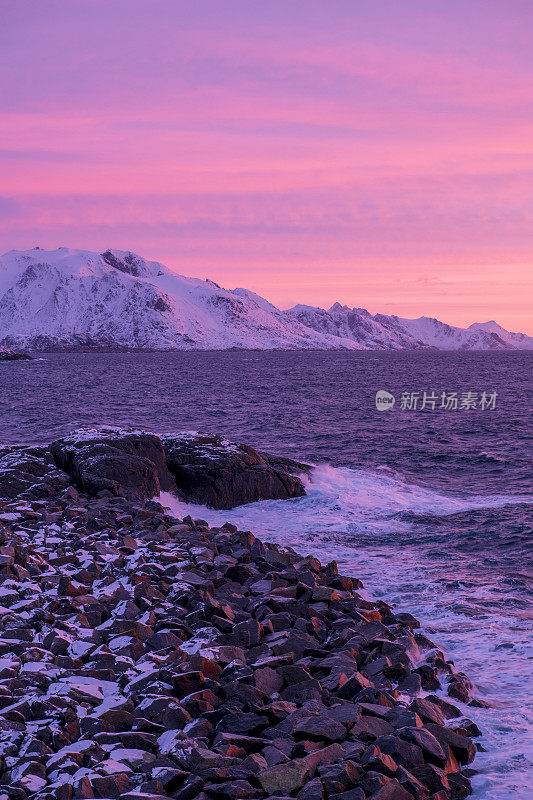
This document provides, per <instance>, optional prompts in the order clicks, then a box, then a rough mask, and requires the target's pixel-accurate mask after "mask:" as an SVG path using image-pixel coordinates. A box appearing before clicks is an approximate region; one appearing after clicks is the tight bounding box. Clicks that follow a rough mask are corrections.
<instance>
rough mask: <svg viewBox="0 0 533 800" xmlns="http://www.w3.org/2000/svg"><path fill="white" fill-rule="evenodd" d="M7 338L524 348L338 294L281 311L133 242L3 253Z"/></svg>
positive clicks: (116, 344)
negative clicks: (378, 310) (171, 264)
mask: <svg viewBox="0 0 533 800" xmlns="http://www.w3.org/2000/svg"><path fill="white" fill-rule="evenodd" d="M0 346H5V347H15V348H16V349H29V350H53V349H80V348H83V349H86V348H106V347H107V348H111V349H116V348H127V349H130V348H131V349H154V350H173V349H178V350H192V349H201V350H206V349H229V348H245V349H261V350H267V349H278V348H279V349H320V350H327V349H349V350H370V349H418V348H426V347H432V348H435V347H436V348H439V349H447V350H455V349H483V350H486V349H526V348H531V347H533V338H532V337H527V336H525V335H524V334H520V333H509V332H508V331H506V330H504V329H503V328H501V327H500V326H499V325H497V324H496V323H495V322H487V323H475V324H474V325H471V326H470V327H469V328H466V329H463V328H454V327H452V326H450V325H445V324H444V323H442V322H439V321H438V320H435V319H430V318H427V317H421V318H420V319H418V320H408V319H401V318H399V317H392V316H385V315H382V314H376V315H375V316H372V315H371V314H369V313H368V311H365V310H364V309H361V308H348V306H341V305H340V304H339V303H335V305H333V306H332V307H331V308H330V309H329V310H328V311H326V310H325V309H321V308H314V307H310V306H295V307H294V308H292V309H290V310H289V311H280V310H279V309H278V308H276V307H275V306H273V305H272V304H271V303H269V302H268V300H265V299H264V298H262V297H259V295H257V294H255V293H254V292H252V291H249V290H248V289H234V290H232V291H231V290H227V289H222V288H221V287H220V286H218V285H217V284H216V283H214V282H213V281H210V280H200V279H198V278H186V277H183V276H182V275H177V274H176V273H175V272H173V271H172V270H170V269H169V268H168V267H165V266H164V265H163V264H159V263H158V262H156V261H147V260H145V259H144V258H141V257H140V256H138V255H136V254H135V253H131V252H129V251H118V250H106V251H105V253H101V254H99V253H93V252H90V251H86V250H70V249H68V248H65V247H60V248H59V249H58V250H54V251H44V250H40V249H39V248H35V249H34V250H25V251H11V252H9V253H6V254H5V255H3V256H1V257H0Z"/></svg>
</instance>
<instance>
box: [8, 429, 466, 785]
mask: <svg viewBox="0 0 533 800" xmlns="http://www.w3.org/2000/svg"><path fill="white" fill-rule="evenodd" d="M130 436H131V439H129V440H128V437H127V435H126V434H124V433H122V434H121V437H122V441H123V442H124V441H126V442H128V441H129V443H130V444H131V442H132V441H138V442H140V441H141V438H142V437H141V436H140V434H139V433H138V432H137V433H130ZM147 436H152V435H149V434H147ZM135 437H137V439H135ZM118 438H120V437H119V434H118V433H117V432H116V431H115V432H114V433H113V434H111V433H109V430H108V431H107V433H105V432H104V433H102V438H101V443H100V444H101V450H100V451H98V447H97V444H96V441H97V436H96V434H95V432H94V431H91V432H90V434H87V435H86V436H85V440H84V437H83V436H82V435H81V434H79V433H78V434H76V435H74V436H73V437H70V438H68V437H67V439H68V442H69V443H70V446H71V450H72V452H73V454H71V455H72V458H71V459H70V460H69V459H67V458H66V457H65V460H64V461H63V462H62V463H61V466H60V465H59V464H58V463H57V461H56V460H55V457H54V454H55V455H56V456H57V453H59V451H60V449H61V448H62V450H61V452H63V454H64V453H65V448H66V444H65V441H66V440H62V441H63V444H62V445H61V446H57V445H53V446H52V448H50V449H49V448H40V449H39V448H33V452H32V453H30V452H28V451H29V450H30V449H29V448H26V449H25V450H24V449H23V448H18V449H15V448H7V450H8V451H9V452H4V451H5V450H6V448H4V451H2V452H0V468H1V467H2V462H4V472H3V473H0V474H3V476H4V477H3V480H0V497H1V498H2V499H0V576H1V582H0V612H1V613H0V628H1V630H0V748H1V760H0V800H7V799H8V798H9V800H26V798H33V799H34V800H71V798H93V797H96V798H118V797H120V798H123V800H160V798H168V797H173V798H176V799H177V800H210V799H211V798H219V797H221V798H227V800H234V799H235V800H237V798H248V799H249V800H254V798H257V799H258V800H259V798H274V797H276V798H289V797H291V798H297V800H323V799H324V800H325V798H329V799H333V800H365V798H367V799H368V800H371V799H373V800H429V799H430V798H431V799H432V800H447V799H448V798H452V799H453V800H455V799H459V798H464V797H467V796H468V795H469V793H470V782H469V779H468V766H467V765H469V764H470V763H471V762H472V761H473V759H474V756H475V753H476V746H475V745H474V743H473V741H472V738H476V737H477V736H479V735H480V731H479V730H478V729H477V727H476V726H475V724H474V723H472V722H471V721H470V720H468V719H467V718H465V717H464V716H463V714H462V712H461V710H460V709H459V708H458V707H457V706H456V704H455V703H456V700H460V701H461V703H469V702H470V703H472V702H476V701H472V700H471V698H470V692H469V689H470V683H469V681H468V679H467V678H466V676H464V675H462V674H461V673H459V672H457V670H456V668H455V667H454V665H453V664H452V663H451V662H450V661H448V660H447V659H446V658H445V656H444V654H443V653H442V652H440V651H439V650H438V648H437V647H436V646H435V645H434V643H433V642H431V641H430V640H429V639H428V638H427V637H426V636H425V635H423V634H421V633H420V631H419V630H418V628H419V624H418V622H417V620H416V619H414V618H413V617H412V616H411V615H409V614H406V613H401V614H395V613H394V611H393V610H392V609H391V608H390V607H389V606H388V605H386V604H385V603H383V602H381V601H378V602H371V601H369V600H367V599H365V593H364V591H362V585H361V583H360V581H358V580H357V578H356V577H353V576H342V575H339V574H338V569H337V566H336V564H335V562H331V563H329V564H321V563H320V562H319V561H318V560H317V559H316V558H315V557H313V556H312V555H305V556H304V555H300V554H298V553H296V552H295V551H294V550H292V549H291V548H282V547H279V546H274V545H271V544H268V543H264V542H261V541H260V540H259V539H257V538H256V537H254V535H253V533H250V532H249V531H239V530H237V528H236V527H235V526H234V525H231V524H230V523H226V524H225V525H224V526H223V527H221V528H209V527H208V525H207V523H205V522H204V521H202V520H200V519H194V520H193V519H192V518H191V517H188V516H187V517H185V518H184V519H176V518H174V517H172V516H171V515H169V514H168V512H167V511H166V510H165V509H164V508H163V506H162V505H160V503H159V502H158V501H157V500H156V499H149V498H148V497H147V496H146V494H147V493H148V491H152V489H153V486H152V485H151V484H147V483H145V482H143V481H145V478H146V474H148V473H145V472H143V471H137V472H135V471H134V472H133V473H132V474H135V475H136V476H138V480H139V481H140V486H141V489H140V490H139V491H137V492H134V491H133V484H132V481H130V482H129V483H126V484H124V485H125V486H126V489H125V490H124V488H123V486H122V485H118V484H113V485H111V488H108V487H105V488H101V487H100V488H98V487H97V485H96V484H91V486H90V487H89V488H90V491H87V490H84V489H83V488H82V486H85V484H84V478H83V470H84V469H87V466H88V465H89V466H91V468H92V471H91V472H90V474H91V475H92V476H94V475H95V474H96V475H97V476H98V474H99V473H98V469H99V467H98V466H97V465H98V463H99V459H100V460H101V464H106V465H107V466H109V464H110V463H111V462H110V461H109V458H110V453H109V450H110V447H111V445H110V439H112V440H113V441H115V442H116V441H117V440H118ZM155 440H157V441H155ZM150 441H151V443H152V447H153V454H159V456H160V455H161V453H163V456H164V457H165V459H166V454H167V451H168V443H167V441H166V440H164V441H163V442H162V443H161V441H160V440H159V439H158V437H155V436H154V437H153V439H152V440H150ZM189 441H190V440H189ZM88 442H89V443H90V448H92V449H91V451H90V452H91V454H92V455H90V456H89V455H88V451H86V452H85V455H84V457H83V458H79V455H80V451H83V448H84V447H85V446H89V445H88V444H87V443H88ZM157 442H160V444H161V450H159V447H158V446H157ZM205 444H206V443H205V442H204V446H205ZM211 444H213V443H212V442H211ZM221 446H222V444H221ZM234 447H235V448H237V452H239V451H238V446H237V445H235V446H234ZM223 449H224V450H225V451H229V452H232V449H231V445H230V444H228V443H223ZM119 452H120V451H119ZM124 452H125V451H124V449H123V450H122V456H121V458H122V460H120V462H119V463H120V467H121V469H122V470H123V471H124V464H125V461H124V458H125V456H124ZM254 452H255V451H254ZM143 453H146V450H145V449H143ZM102 454H103V455H102ZM111 455H112V456H113V457H114V455H115V454H111ZM127 455H128V454H127ZM129 455H130V456H131V457H132V458H138V459H145V460H146V461H147V462H150V458H148V457H147V456H146V455H141V454H140V451H138V452H137V454H132V453H130V454H129ZM159 456H158V457H159ZM202 457H203V458H207V456H206V451H205V450H204V452H203V456H202ZM17 458H18V459H19V461H20V464H21V467H20V470H21V473H22V472H24V474H25V475H26V479H25V480H22V479H20V481H19V485H18V490H17V491H15V490H13V489H12V490H11V491H10V492H7V491H6V487H8V486H9V480H8V479H6V477H5V476H6V474H10V475H12V476H14V475H15V474H16V472H17V467H16V461H17ZM188 458H189V459H190V463H191V464H194V451H193V450H192V449H191V448H190V447H189V449H188ZM270 458H271V461H270V468H271V469H274V468H275V469H281V468H282V465H283V464H285V468H286V469H289V468H290V469H291V470H292V469H293V468H294V466H293V465H294V462H291V464H289V465H288V464H287V462H285V461H284V460H283V459H279V460H277V459H274V458H273V457H270ZM6 459H7V461H6ZM75 459H78V460H77V461H76V464H77V467H76V470H78V471H75V469H74V467H73V466H72V465H73V463H74V460H75ZM91 459H92V461H91ZM102 459H103V460H102ZM165 459H160V460H159V461H158V459H157V458H156V459H155V460H154V461H151V462H150V463H151V464H152V466H153V468H154V470H155V474H156V481H159V479H160V476H161V475H162V474H163V472H162V471H163V467H164V468H165V469H167V468H168V467H171V468H172V461H171V460H168V461H167V460H165ZM57 460H60V459H59V457H58V459H57ZM143 463H144V462H143ZM214 463H215V462H214V461H210V462H209V467H210V469H211V470H212V471H214V470H215V467H214ZM220 463H222V464H224V463H225V462H224V459H222V460H221V462H220ZM6 464H7V466H6ZM199 464H200V465H201V458H200V460H199ZM274 464H275V467H274V466H273V465H274ZM37 465H41V466H40V468H38V467H37ZM43 465H44V466H43ZM95 465H96V466H95ZM144 466H145V467H146V466H147V465H146V464H144ZM300 466H303V465H300ZM233 468H234V470H235V474H236V469H237V466H236V464H235V463H233ZM147 469H148V468H147ZM242 469H243V472H245V471H246V470H248V469H250V465H249V464H248V463H247V462H246V461H244V462H243V466H242ZM260 469H263V465H260ZM65 470H67V471H65ZM111 472H112V470H111ZM71 473H72V474H71ZM168 473H169V475H171V476H172V475H173V473H172V469H169V470H168ZM112 474H113V475H115V473H112ZM287 474H290V473H289V472H287ZM32 475H33V476H34V482H33V484H32V483H31V476H32ZM72 475H74V476H75V477H72ZM173 477H174V479H176V476H175V475H174V476H173ZM168 480H170V479H168ZM80 484H81V486H80ZM86 488H87V487H86ZM173 491H179V479H178V482H177V483H176V487H175V488H174V489H173ZM465 768H466V769H465Z"/></svg>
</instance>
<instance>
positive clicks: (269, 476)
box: [162, 433, 309, 509]
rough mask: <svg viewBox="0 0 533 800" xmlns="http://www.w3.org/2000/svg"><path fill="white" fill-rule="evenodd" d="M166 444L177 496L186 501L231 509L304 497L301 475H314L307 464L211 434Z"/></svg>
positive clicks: (172, 437) (166, 439)
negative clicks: (260, 502) (265, 452)
mask: <svg viewBox="0 0 533 800" xmlns="http://www.w3.org/2000/svg"><path fill="white" fill-rule="evenodd" d="M162 443H163V447H164V449H165V454H166V457H167V465H168V468H169V470H170V471H171V472H172V474H173V476H174V478H175V480H176V485H177V492H178V495H179V496H180V497H181V499H183V500H185V501H186V502H189V503H199V504H201V505H206V506H209V507H210V508H217V509H230V508H234V507H235V506H239V505H243V504H245V503H254V502H256V501H257V500H287V499H289V498H291V497H302V496H303V495H304V494H305V490H304V487H303V484H302V481H301V480H300V477H299V474H301V473H302V472H308V471H309V466H308V465H306V464H301V463H299V462H296V461H291V460H290V459H286V458H279V457H275V456H269V455H266V454H264V453H258V452H257V451H256V450H254V449H253V448H252V447H249V446H248V445H245V444H235V443H233V442H229V441H227V440H226V439H223V438H222V437H220V436H214V435H211V434H199V433H196V434H185V433H178V434H172V435H170V436H164V437H162Z"/></svg>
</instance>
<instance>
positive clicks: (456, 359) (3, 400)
mask: <svg viewBox="0 0 533 800" xmlns="http://www.w3.org/2000/svg"><path fill="white" fill-rule="evenodd" d="M532 364H533V358H532V354H527V353H283V352H277V353H260V352H230V353H173V354H155V353H154V354H89V355H74V354H57V355H45V356H43V360H42V361H32V362H9V363H5V364H1V363H0V421H1V425H0V441H4V442H15V441H16V442H22V441H24V442H35V441H50V440H51V439H53V438H54V437H57V436H59V435H61V434H63V433H65V432H66V431H68V430H71V429H72V428H73V427H75V426H76V425H80V424H97V423H102V422H106V423H119V424H128V423H131V424H135V425H140V426H145V427H147V428H150V429H152V430H156V431H160V432H168V431H172V430H179V429H184V428H185V429H191V428H193V429H194V428H196V429H201V430H206V431H213V432H220V433H223V434H225V435H227V436H229V437H230V438H231V437H233V438H235V439H241V440H243V441H247V442H248V443H250V444H252V445H255V446H257V447H259V448H264V449H268V450H271V451H274V452H277V453H280V454H285V455H289V456H290V455H292V456H296V457H298V458H300V459H304V460H305V459H308V460H310V461H312V462H313V463H315V464H317V465H318V466H317V468H316V469H315V471H314V473H313V477H312V480H311V482H310V484H309V486H308V488H307V496H306V497H303V498H298V499H296V500H293V501H288V502H287V501H284V502H283V501H266V502H262V503H255V504H252V505H249V506H244V507H241V508H239V509H234V510H233V511H230V512H214V511H208V510H207V509H205V508H202V507H191V506H182V505H180V504H179V503H176V501H175V500H174V501H172V503H173V507H174V509H175V510H176V512H177V513H182V514H185V513H192V514H193V516H200V517H202V518H204V519H207V520H208V521H210V522H213V523H220V522H222V521H224V520H231V521H234V522H236V523H237V524H239V525H240V526H245V527H246V528H249V529H251V530H253V531H254V532H256V533H257V534H258V535H260V536H262V537H263V538H267V539H270V540H271V541H276V542H279V543H282V544H290V545H292V546H294V547H295V548H296V549H298V550H300V551H308V552H313V553H316V554H317V555H318V556H319V557H322V558H323V559H331V558H335V559H336V560H337V561H338V562H339V566H340V567H341V569H342V570H343V571H344V572H347V573H351V574H354V575H357V576H358V577H360V578H361V579H362V580H363V581H364V582H365V585H366V587H367V589H368V590H369V592H370V593H371V594H372V595H374V596H377V597H381V598H383V599H385V600H387V601H388V602H391V603H393V604H395V605H396V607H397V608H398V609H403V610H409V611H411V612H412V613H414V614H415V615H417V616H418V617H419V618H420V619H421V621H422V623H423V625H424V626H425V629H426V630H427V631H429V632H430V634H431V636H432V638H433V639H434V640H436V641H437V642H439V644H441V645H442V646H443V647H444V648H445V649H446V651H447V653H448V654H449V655H450V656H451V657H452V658H454V660H455V662H456V665H457V666H458V667H459V668H460V669H461V670H464V671H466V672H467V673H468V674H469V676H470V677H471V678H472V679H473V680H474V682H475V683H476V686H477V691H478V693H479V694H480V695H482V696H483V697H484V698H485V699H488V700H489V702H491V703H492V705H493V706H494V707H493V708H492V709H490V710H488V711H487V710H478V709H474V708H470V707H469V708H468V711H467V713H468V716H470V717H471V718H474V719H476V721H477V722H478V724H479V725H480V727H481V728H482V729H483V730H484V736H483V738H482V742H483V746H484V747H485V748H486V752H483V753H480V755H479V757H478V759H477V761H476V765H475V766H476V769H477V770H478V771H479V772H478V774H477V775H476V776H475V777H474V787H475V794H474V797H475V798H478V800H481V798H484V800H504V798H505V799H506V798H510V797H512V798H516V799H517V800H526V799H527V800H530V798H531V797H532V796H533V765H532V762H533V745H532V741H533V737H532V732H533V703H532V694H533V680H532V674H533V669H532V667H533V647H532V631H533V624H532V618H533V606H532V604H531V583H532V580H531V579H532V577H533V573H532V569H531V567H532V560H531V548H532V535H531V525H530V523H531V517H532V515H531V508H532V506H531V501H532V499H533V486H532V481H531V476H532V470H531V447H530V445H531V438H530V437H531V423H530V420H531V385H530V378H529V376H530V375H531V367H532ZM378 389H387V390H389V391H390V392H392V393H393V394H394V395H395V396H396V398H397V402H396V406H395V408H394V410H393V411H390V412H378V411H377V410H376V408H375V403H374V396H375V393H376V391H377V390H378ZM424 390H425V391H428V392H429V391H434V392H435V393H436V394H437V396H438V397H439V398H440V393H441V392H442V391H447V392H450V391H458V392H459V395H461V393H463V392H467V391H474V392H477V393H478V400H479V398H480V395H481V393H482V392H483V391H486V392H493V391H496V392H497V394H498V397H497V401H496V410H495V411H481V410H479V409H476V410H473V411H466V410H457V411H445V410H441V409H439V408H438V407H437V408H436V409H435V410H434V411H407V410H406V411H402V410H400V409H399V402H400V395H401V393H402V392H404V391H407V392H411V391H419V392H420V393H422V392H423V391H424ZM437 406H438V404H437Z"/></svg>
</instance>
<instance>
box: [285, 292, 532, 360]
mask: <svg viewBox="0 0 533 800" xmlns="http://www.w3.org/2000/svg"><path fill="white" fill-rule="evenodd" d="M285 313H286V314H287V315H289V316H291V317H294V318H295V319H297V320H298V321H299V322H301V323H302V324H304V325H306V326H307V327H309V328H313V329H314V330H316V331H319V332H327V333H330V334H334V335H338V336H342V337H343V338H345V339H349V338H353V339H354V340H355V341H358V342H359V343H363V342H364V343H365V345H366V346H368V348H369V349H387V350H389V349H391V350H415V349H421V348H435V349H438V350H532V349H533V337H532V336H526V335H525V334H524V333H510V332H509V331H506V330H505V328H502V327H501V326H500V325H498V324H497V323H496V322H494V321H492V322H475V323H474V324H473V325H470V326H469V327H468V328H458V327H455V326H453V325H447V324H446V323H445V322H440V320H438V319H434V318H432V317H419V318H418V319H403V318H402V317H396V316H388V315H386V314H375V315H374V316H373V315H372V314H370V313H369V312H368V311H366V310H365V309H364V308H349V307H348V306H341V305H340V303H335V304H334V305H333V306H331V308H330V309H329V310H327V311H326V310H325V309H323V308H315V307H312V306H302V305H297V306H294V308H291V309H289V310H288V311H286V312H285Z"/></svg>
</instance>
